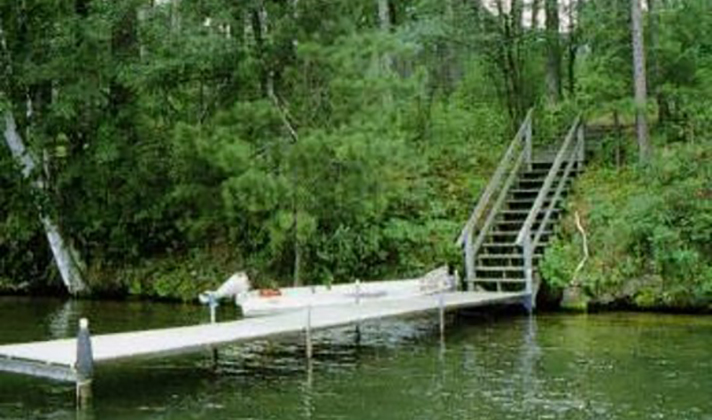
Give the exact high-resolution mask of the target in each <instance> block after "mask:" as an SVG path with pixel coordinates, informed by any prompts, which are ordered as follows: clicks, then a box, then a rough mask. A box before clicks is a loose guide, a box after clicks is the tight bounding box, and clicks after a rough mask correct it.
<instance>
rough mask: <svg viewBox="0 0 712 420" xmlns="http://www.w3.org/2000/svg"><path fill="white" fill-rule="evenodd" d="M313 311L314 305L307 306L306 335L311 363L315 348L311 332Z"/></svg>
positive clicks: (308, 357) (308, 356)
mask: <svg viewBox="0 0 712 420" xmlns="http://www.w3.org/2000/svg"><path fill="white" fill-rule="evenodd" d="M311 312H312V307H311V304H309V306H307V324H306V328H305V336H306V348H307V360H309V362H310V363H311V359H312V355H313V352H314V350H313V348H312V332H311Z"/></svg>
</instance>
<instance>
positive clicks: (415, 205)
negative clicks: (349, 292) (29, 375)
mask: <svg viewBox="0 0 712 420" xmlns="http://www.w3.org/2000/svg"><path fill="white" fill-rule="evenodd" d="M666 3H667V5H666V6H665V7H664V8H663V9H661V10H659V11H658V12H656V13H658V15H659V16H658V17H659V18H660V25H658V27H659V31H658V40H659V41H658V43H657V44H656V45H654V46H649V47H648V48H649V53H651V54H652V53H654V56H655V57H657V59H656V60H650V62H651V63H655V64H654V65H653V64H651V69H650V73H651V78H650V79H651V94H652V95H653V96H654V97H655V99H656V101H655V102H657V106H651V113H653V112H654V111H656V112H657V113H658V114H659V116H660V117H659V120H660V121H661V123H663V124H662V125H661V128H663V129H664V130H665V132H666V133H667V134H668V136H666V137H665V138H666V139H669V140H670V142H675V141H680V140H683V141H695V142H700V140H701V139H704V138H707V133H709V132H710V130H712V113H710V111H709V109H711V108H710V107H709V99H708V98H709V97H712V95H710V93H712V54H711V53H710V51H712V48H711V47H710V42H709V37H707V36H706V34H707V33H709V32H710V30H711V29H712V27H710V25H712V19H711V18H710V15H709V13H707V8H708V5H707V4H706V3H705V1H703V0H689V1H686V2H666ZM390 4H391V6H392V7H391V13H392V14H393V15H392V16H391V19H390V22H388V24H389V26H390V29H389V30H388V31H384V30H383V28H382V26H381V23H382V22H379V15H378V10H377V3H376V2H375V1H374V0H333V1H323V0H300V1H299V2H287V1H272V0H269V1H261V2H255V1H247V2H234V1H227V0H210V1H201V2H177V1H173V2H158V3H157V4H155V3H151V5H149V4H148V3H146V2H142V1H134V0H131V1H120V2H90V1H77V2H69V3H61V4H58V3H57V2H52V1H48V0H40V1H34V2H29V3H27V2H4V3H2V4H1V5H0V28H1V29H2V30H1V31H0V37H1V38H2V39H0V45H1V46H2V47H0V95H1V96H0V97H1V98H2V104H3V106H7V109H9V110H11V111H12V112H13V114H14V115H15V117H16V119H17V120H18V123H19V126H20V128H21V130H20V131H21V133H22V134H23V137H25V141H26V143H27V144H28V145H29V146H30V148H31V149H32V151H33V152H34V153H35V155H37V156H40V157H41V162H42V165H41V166H42V171H41V172H42V177H43V178H44V181H45V184H46V188H45V189H44V190H42V191H39V192H35V193H32V192H31V188H30V186H29V185H28V184H27V182H26V181H24V180H23V179H21V177H20V175H19V174H18V168H17V167H16V166H15V165H14V164H13V162H12V159H11V157H10V156H9V154H8V153H6V151H2V150H0V278H2V279H3V280H2V282H3V284H20V283H24V282H25V281H26V280H27V279H31V282H32V284H33V285H44V284H50V283H52V282H54V281H55V280H56V275H57V274H56V271H55V270H54V269H52V265H51V263H50V261H51V258H50V254H49V249H48V247H47V244H46V240H45V239H44V235H43V232H42V227H41V223H40V222H39V221H38V216H39V213H40V211H42V212H48V213H50V214H52V215H53V216H54V217H55V219H56V220H57V221H58V223H59V225H60V226H61V228H62V231H63V233H65V235H66V236H67V237H70V238H73V242H74V243H75V245H76V247H77V248H78V249H79V250H80V251H81V254H82V256H83V257H84V258H85V259H86V263H87V266H88V267H89V268H88V271H87V275H88V277H89V281H90V282H91V283H92V285H93V286H94V289H95V290H99V291H101V290H102V289H103V290H107V291H112V292H116V291H118V292H120V293H125V292H128V293H131V294H144V295H150V296H156V297H162V298H164V297H170V296H172V297H180V298H190V297H191V296H194V295H195V292H196V291H198V290H200V289H201V288H204V287H206V286H207V283H208V282H212V281H215V280H216V279H222V278H224V277H226V275H227V274H229V273H230V272H231V271H234V270H236V269H238V268H248V269H250V270H252V271H253V276H254V277H255V278H257V279H258V281H260V282H264V284H275V283H282V284H287V283H290V282H292V281H294V280H295V279H294V276H295V273H298V274H299V276H300V277H301V278H300V279H299V280H301V281H303V282H305V283H320V282H329V283H330V282H338V281H346V280H349V279H353V278H363V279H367V278H385V277H396V276H409V275H414V274H417V273H421V272H422V271H424V270H427V269H429V268H431V267H433V266H435V265H439V264H442V263H443V262H445V261H448V262H457V261H458V252H459V251H458V250H457V249H454V248H453V245H452V242H453V240H454V238H455V237H456V235H457V233H458V230H459V228H460V226H461V223H462V222H463V221H464V220H466V218H467V214H468V211H469V210H470V208H471V204H472V201H473V199H474V197H477V196H478V193H479V192H480V191H481V190H482V188H483V187H484V186H485V184H486V181H487V179H488V178H489V176H490V175H491V174H492V172H493V170H494V168H495V167H496V165H497V163H498V161H499V159H500V157H501V154H502V152H503V151H504V148H505V147H506V146H507V144H508V142H509V139H511V136H512V135H513V134H514V133H513V130H514V129H516V127H518V126H519V124H520V120H521V118H522V117H523V115H524V113H525V112H526V110H527V109H528V108H529V107H531V106H537V108H538V109H537V110H536V112H537V113H536V115H537V118H536V119H535V121H536V123H535V139H536V141H537V142H539V143H541V144H544V143H547V142H553V141H558V140H560V139H561V136H562V134H563V133H564V132H565V131H566V129H567V128H568V126H569V125H570V123H571V120H572V118H573V117H574V116H575V115H576V114H578V112H579V111H580V110H581V109H583V110H585V111H588V113H589V114H592V115H596V114H608V113H610V111H612V110H617V111H619V112H621V113H622V114H623V115H624V117H625V116H626V115H627V114H631V112H630V111H632V106H631V103H630V100H629V99H628V97H629V96H630V91H631V82H630V75H631V68H630V57H629V56H630V42H629V27H628V22H627V14H628V7H627V3H626V2H619V1H618V2H617V1H611V0H602V1H600V2H599V1H596V2H593V1H588V2H579V4H580V9H577V10H567V11H566V13H572V14H577V16H576V19H572V20H570V21H571V22H572V23H575V24H576V25H577V26H576V27H575V28H572V30H571V31H570V32H566V33H562V34H561V37H560V39H559V40H558V41H560V46H561V47H562V50H564V59H563V60H562V63H561V64H562V73H563V74H565V76H564V77H563V78H564V79H566V80H565V83H564V84H565V85H567V86H566V87H567V88H566V89H565V94H564V100H563V101H562V102H561V103H558V104H550V103H548V101H547V100H545V99H544V93H545V92H544V91H545V88H544V87H545V84H544V83H543V79H544V73H545V69H546V52H547V45H549V41H550V40H549V39H547V36H546V34H545V32H544V31H543V29H542V28H529V27H527V26H526V25H521V24H520V21H521V19H517V18H516V16H515V15H516V13H518V12H517V11H516V10H512V11H508V12H504V13H502V14H497V13H494V12H493V11H492V10H491V9H487V8H484V7H481V5H480V3H479V2H450V1H447V2H443V1H439V0H405V1H391V2H390ZM262 7H264V10H263V9H262ZM524 20H527V19H524ZM567 20H568V19H564V20H562V21H567ZM567 52H568V54H567ZM564 68H566V69H567V70H570V71H563V70H564ZM545 103H546V105H542V104H545ZM0 109H2V108H0ZM0 149H4V148H0ZM670 150H674V151H675V153H676V154H675V156H677V155H678V154H680V153H688V152H683V151H682V150H687V149H684V148H678V147H672V148H671V149H670ZM689 153H693V152H691V151H690V152H689ZM693 154H694V153H693ZM688 157H689V156H688ZM660 159H661V160H659V162H658V163H657V164H656V165H657V166H656V167H655V168H656V169H655V170H652V169H651V171H654V172H655V171H657V172H656V173H655V174H652V175H651V174H647V173H642V172H637V171H636V170H631V169H626V170H624V171H623V172H622V173H623V174H625V176H626V178H625V179H627V181H626V183H625V185H628V187H626V188H627V192H628V193H626V194H623V193H621V192H620V191H619V190H616V189H614V188H613V185H614V181H613V177H614V176H617V175H612V173H611V172H610V171H608V170H607V169H601V170H600V171H598V172H595V174H597V175H592V176H594V177H598V176H603V177H604V178H605V179H606V181H605V182H599V181H600V179H597V178H595V179H593V180H592V181H588V182H591V183H592V184H591V187H592V188H593V189H594V190H595V191H598V193H597V195H595V194H594V195H593V196H592V197H591V198H590V199H591V200H593V201H591V202H590V203H587V204H586V206H587V207H586V209H587V212H588V213H587V217H588V218H589V219H590V223H592V224H593V226H608V224H612V225H614V226H616V229H615V230H610V231H609V230H605V231H606V232H609V233H607V234H606V235H609V236H610V237H609V236H605V235H604V236H602V237H601V238H600V239H598V240H599V241H603V242H605V243H607V244H611V246H610V247H607V248H606V249H609V250H610V252H611V255H610V258H609V257H606V258H599V259H598V260H595V261H594V262H592V264H603V263H605V264H610V265H613V263H614V262H615V270H614V273H613V274H612V275H608V274H606V275H605V276H601V277H600V279H598V280H596V281H595V282H593V283H591V284H598V283H602V284H604V283H606V282H610V283H613V284H615V285H617V286H619V287H621V288H623V287H625V285H626V284H627V279H628V278H632V277H636V276H637V277H640V278H643V277H645V276H644V275H646V276H647V277H645V280H646V282H647V283H646V284H648V283H650V284H653V283H655V281H658V279H664V280H665V282H666V283H665V284H664V287H665V288H664V290H665V293H666V294H665V296H669V297H670V298H669V299H678V298H680V299H682V298H681V297H680V296H683V295H684V293H685V292H684V290H683V289H685V287H687V286H688V284H687V283H685V281H683V280H678V277H679V278H682V277H684V278H692V277H694V278H696V279H703V280H699V287H698V286H695V287H696V289H695V290H702V291H703V292H700V293H703V294H704V293H707V292H705V291H704V290H708V288H709V285H708V282H706V280H704V279H708V278H709V270H707V271H705V270H706V269H703V268H701V267H704V266H705V264H706V261H707V260H706V258H707V255H709V252H707V251H709V248H705V246H704V245H702V244H704V243H705V242H704V241H705V240H706V239H705V238H706V237H704V235H705V234H706V233H704V232H708V230H707V229H708V224H706V223H708V221H705V220H706V219H704V217H702V216H700V214H701V213H700V212H703V211H706V207H700V206H699V205H698V204H694V203H692V204H691V203H689V202H690V200H689V199H688V200H685V199H684V198H685V196H684V195H680V196H673V193H674V192H679V193H680V194H683V192H684V194H688V193H689V194H692V192H693V191H694V190H695V188H698V187H699V186H698V185H697V184H695V182H697V181H694V180H696V179H698V178H699V176H698V175H697V172H695V174H693V175H686V174H685V172H684V170H686V169H689V168H687V167H686V166H685V165H684V164H682V163H679V164H675V165H674V166H673V167H671V168H668V167H667V165H673V162H679V159H677V160H676V159H670V158H669V157H665V158H660ZM680 159H682V158H680ZM607 171H608V172H607ZM606 174H608V175H606ZM665 174H668V175H665ZM651 176H659V177H661V178H659V179H658V178H656V179H657V181H655V182H656V183H657V184H655V185H659V186H658V187H656V188H658V190H656V191H657V192H658V193H659V194H650V195H645V194H638V192H639V191H638V190H639V187H640V185H641V184H642V183H643V181H641V179H643V177H651ZM665 176H669V177H670V179H668V178H664V177H665ZM609 178H610V179H609ZM586 182H587V181H584V183H586ZM667 183H670V184H673V185H674V187H673V186H669V185H668V184H667ZM605 188H609V189H608V190H606V189H605ZM616 188H618V187H616ZM662 191H666V194H669V196H668V195H665V194H662V193H661V192H662ZM580 200H583V198H580V199H579V201H580ZM37 204H40V206H39V208H41V210H39V209H38V205H37ZM589 210H590V211H589ZM681 226H685V228H684V229H683V228H681ZM569 229H570V226H569ZM699 232H703V233H699ZM602 235H603V234H602ZM699 235H702V237H699ZM569 238H570V241H568V242H567V241H562V242H560V243H559V244H558V245H556V247H555V248H554V249H555V250H557V251H556V252H558V253H559V254H556V255H559V256H558V257H556V258H554V257H551V258H548V259H547V264H548V266H549V269H548V272H549V274H550V278H551V279H552V281H553V282H554V283H557V284H564V283H565V282H566V281H567V275H568V274H567V273H569V272H570V271H571V270H572V264H575V260H576V259H577V255H578V252H579V251H578V250H579V244H578V243H577V242H576V241H577V240H578V239H576V237H575V235H570V236H569ZM613 245H615V246H613ZM216 248H217V249H220V250H221V251H220V252H219V253H218V254H219V256H216V255H215V254H214V252H213V251H207V250H214V249H216ZM201 250H202V251H201ZM552 255H554V254H552ZM642 256H646V258H643V257H642ZM614 257H615V258H614ZM648 257H649V258H648ZM233 259H234V260H233ZM648 260H651V261H654V263H653V264H650V265H646V263H645V261H648ZM596 261H598V262H596ZM594 271H595V270H594ZM594 271H592V272H590V273H588V275H589V276H594V275H595V273H594ZM641 276H642V277H641ZM637 277H636V278H637ZM591 278H593V277H591ZM669 278H670V279H673V280H668V279H669ZM650 279H652V280H650ZM648 280H650V281H648ZM661 281H662V280H661ZM696 281H697V280H696ZM651 282H652V283H651ZM670 282H672V283H670ZM676 282H677V283H676ZM655 284H657V283H655ZM675 284H678V286H679V287H678V286H675ZM696 284H697V283H696ZM0 288H3V286H0ZM706 288H707V289H706ZM639 295H640V296H643V297H641V298H640V299H641V302H642V301H647V300H649V299H648V298H646V297H645V296H648V295H644V294H643V293H642V292H641V294H639ZM651 296H654V297H655V296H657V295H656V294H652V295H651ZM666 299H667V297H666ZM653 300H654V299H653Z"/></svg>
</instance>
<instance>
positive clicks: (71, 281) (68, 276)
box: [4, 111, 88, 295]
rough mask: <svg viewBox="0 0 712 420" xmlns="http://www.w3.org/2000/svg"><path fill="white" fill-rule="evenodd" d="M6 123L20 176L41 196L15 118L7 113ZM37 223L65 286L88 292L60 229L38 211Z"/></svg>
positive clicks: (41, 186)
mask: <svg viewBox="0 0 712 420" xmlns="http://www.w3.org/2000/svg"><path fill="white" fill-rule="evenodd" d="M4 120H5V131H4V137H5V143H6V144H7V147H8V148H9V149H10V152H11V153H12V156H13V158H14V159H15V161H16V162H17V163H18V165H19V166H20V169H21V171H22V176H23V177H24V178H25V179H27V180H30V181H31V182H32V186H33V188H35V189H36V190H37V192H39V193H41V192H42V191H43V190H44V181H43V180H42V177H41V176H39V175H38V174H37V172H38V171H37V162H36V160H35V157H34V156H32V154H31V153H30V151H29V150H28V149H27V147H26V146H25V143H24V142H23V140H22V137H20V135H19V133H18V132H17V126H16V124H15V119H14V118H13V116H12V113H11V112H10V111H6V112H5V115H4ZM40 221H41V222H42V227H43V228H44V230H45V234H46V236H47V240H48V241H49V245H50V248H51V249H52V253H53V254H54V261H55V263H56V264H57V268H58V269H59V274H60V275H61V277H62V281H63V282H64V285H65V286H66V287H67V290H68V291H69V293H71V294H72V295H78V294H83V293H86V292H87V291H88V289H87V286H86V283H85V282H84V279H83V278H82V274H81V269H80V268H79V267H80V264H79V262H78V260H79V258H78V254H77V252H76V251H75V250H74V249H72V247H71V246H70V245H69V244H68V243H67V241H65V240H64V238H63V237H62V234H61V233H60V230H59V226H58V225H57V223H56V222H55V220H54V219H53V218H52V216H50V215H49V214H48V212H47V211H46V210H44V209H42V208H40Z"/></svg>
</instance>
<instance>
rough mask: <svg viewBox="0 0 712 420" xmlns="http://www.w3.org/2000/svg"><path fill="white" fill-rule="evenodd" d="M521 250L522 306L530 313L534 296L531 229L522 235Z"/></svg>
mask: <svg viewBox="0 0 712 420" xmlns="http://www.w3.org/2000/svg"><path fill="white" fill-rule="evenodd" d="M522 250H523V251H524V280H525V283H524V287H525V289H524V291H525V293H526V296H525V297H524V299H525V301H524V306H525V307H526V309H527V311H528V312H529V313H531V312H532V311H533V310H534V305H535V297H534V265H533V259H534V250H533V249H532V238H531V231H527V232H526V236H525V237H524V242H523V243H522Z"/></svg>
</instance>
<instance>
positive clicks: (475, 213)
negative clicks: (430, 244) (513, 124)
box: [456, 109, 534, 247]
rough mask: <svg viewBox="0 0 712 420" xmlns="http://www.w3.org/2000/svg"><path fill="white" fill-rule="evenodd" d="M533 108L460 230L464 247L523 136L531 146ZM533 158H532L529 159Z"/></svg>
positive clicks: (458, 243)
mask: <svg viewBox="0 0 712 420" xmlns="http://www.w3.org/2000/svg"><path fill="white" fill-rule="evenodd" d="M533 111H534V110H533V109H530V110H529V112H527V116H526V118H525V119H524V121H523V122H522V125H521V126H520V127H519V130H518V131H517V134H516V135H515V136H514V138H513V139H512V142H511V143H510V144H509V147H508V148H507V151H506V152H505V153H504V155H503V156H502V159H500V161H499V165H498V166H497V169H496V170H495V172H494V175H492V178H490V181H489V183H488V184H487V188H485V191H484V192H483V193H482V195H480V198H479V200H478V201H477V204H476V205H475V207H474V209H473V210H472V212H471V213H470V217H469V218H468V219H467V223H465V226H464V227H463V228H462V231H461V232H460V235H459V236H458V239H457V242H456V243H457V245H458V246H460V247H462V246H463V245H464V244H465V239H466V237H467V236H468V232H471V231H472V229H474V227H475V224H476V223H477V220H479V218H480V217H482V212H484V210H485V208H486V207H487V204H488V203H489V201H490V199H491V197H492V194H494V191H495V189H496V188H497V187H498V186H499V184H500V180H501V178H502V176H503V175H504V171H505V169H506V167H507V163H508V162H509V161H510V160H511V158H512V154H513V153H514V150H515V149H516V147H517V146H518V145H520V144H521V140H522V136H525V137H526V138H525V141H526V142H528V143H529V144H528V145H525V146H526V147H527V148H530V146H531V121H532V113H533ZM528 153H529V155H531V152H528ZM529 160H531V159H529Z"/></svg>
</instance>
